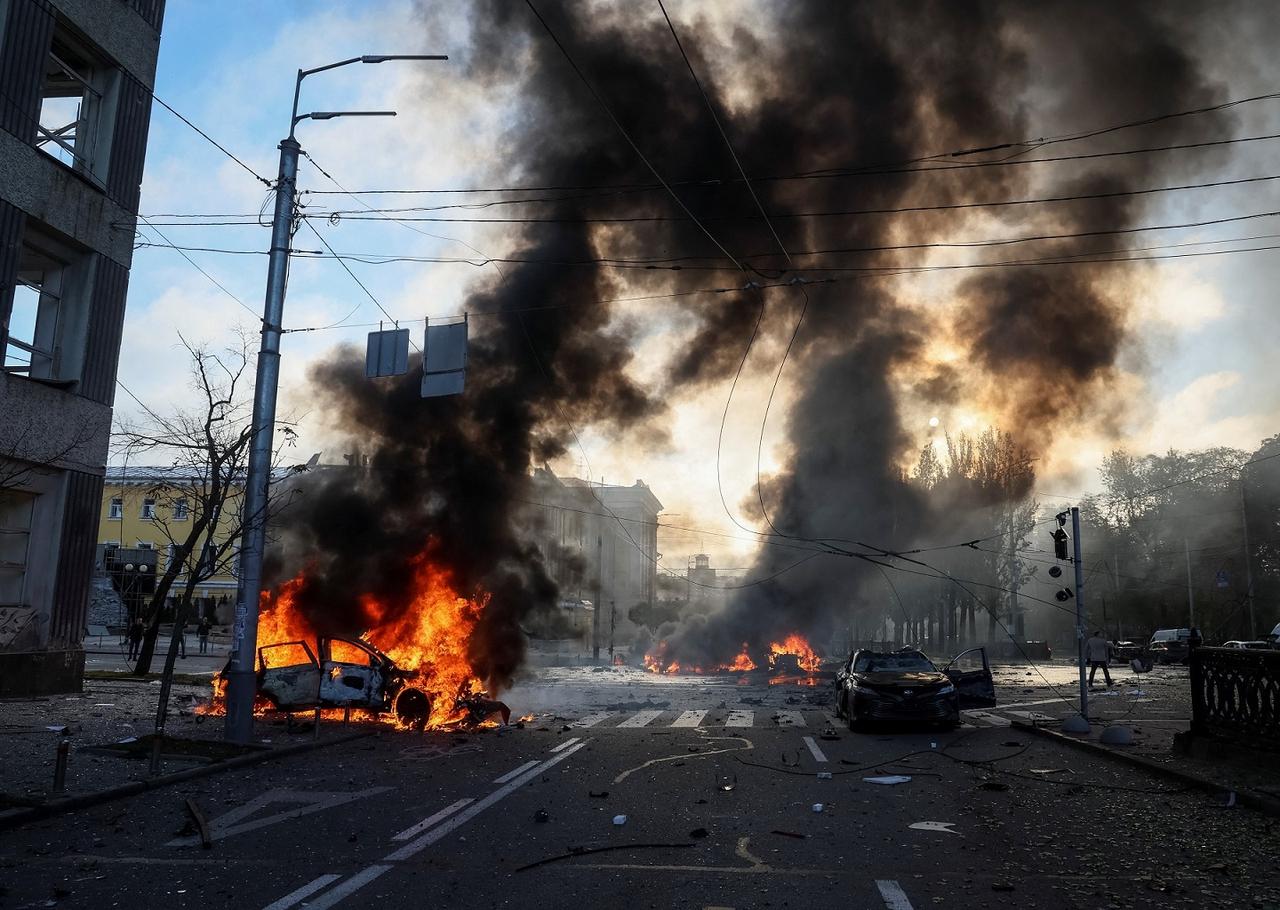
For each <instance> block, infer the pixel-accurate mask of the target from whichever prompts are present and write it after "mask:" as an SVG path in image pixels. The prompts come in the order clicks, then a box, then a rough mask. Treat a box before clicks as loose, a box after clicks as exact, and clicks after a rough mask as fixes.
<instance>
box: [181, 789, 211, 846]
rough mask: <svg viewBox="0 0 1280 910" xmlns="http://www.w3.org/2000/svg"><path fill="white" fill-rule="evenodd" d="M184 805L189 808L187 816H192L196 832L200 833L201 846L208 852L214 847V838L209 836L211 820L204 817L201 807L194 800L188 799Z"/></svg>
mask: <svg viewBox="0 0 1280 910" xmlns="http://www.w3.org/2000/svg"><path fill="white" fill-rule="evenodd" d="M184 803H185V804H186V807H187V814H188V815H190V816H191V820H192V821H193V822H195V825H196V831H198V832H199V833H200V846H201V847H203V848H204V849H206V850H209V849H211V848H212V847H213V837H212V836H211V835H210V834H209V820H208V819H207V818H205V817H204V812H203V811H201V809H200V805H199V804H198V803H197V802H196V801H195V800H194V799H190V798H188V799H186V800H184Z"/></svg>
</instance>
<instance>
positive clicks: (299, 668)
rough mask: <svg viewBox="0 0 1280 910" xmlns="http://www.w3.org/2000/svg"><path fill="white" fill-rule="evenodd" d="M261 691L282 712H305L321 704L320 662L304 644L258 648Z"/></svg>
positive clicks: (282, 643) (303, 642)
mask: <svg viewBox="0 0 1280 910" xmlns="http://www.w3.org/2000/svg"><path fill="white" fill-rule="evenodd" d="M258 691H259V692H261V693H262V694H263V695H264V696H266V697H267V699H269V700H270V701H271V703H272V704H273V705H275V706H276V707H277V708H278V709H280V710H281V711H302V710H306V709H308V708H314V707H315V706H316V705H318V704H319V703H320V662H319V661H317V660H316V656H315V654H313V653H311V648H309V647H308V646H307V643H306V642H305V641H282V642H278V643H277V644H274V645H265V646H263V647H261V648H259V649H258Z"/></svg>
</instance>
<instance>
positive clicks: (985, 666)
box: [942, 648, 996, 709]
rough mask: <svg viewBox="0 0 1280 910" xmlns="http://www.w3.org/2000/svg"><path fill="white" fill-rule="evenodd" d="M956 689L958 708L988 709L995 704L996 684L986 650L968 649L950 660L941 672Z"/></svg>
mask: <svg viewBox="0 0 1280 910" xmlns="http://www.w3.org/2000/svg"><path fill="white" fill-rule="evenodd" d="M942 672H943V673H945V674H946V676H947V679H949V680H951V684H952V685H953V686H955V687H956V696H957V697H958V698H959V700H960V707H961V708H962V709H964V708H990V707H994V706H995V703H996V684H995V680H994V679H993V678H992V676H991V665H990V664H989V663H988V662H987V649H986V648H970V649H969V650H968V651H962V652H960V653H959V654H957V655H956V656H955V657H953V658H952V659H951V663H949V664H947V665H946V667H944V668H943V670H942Z"/></svg>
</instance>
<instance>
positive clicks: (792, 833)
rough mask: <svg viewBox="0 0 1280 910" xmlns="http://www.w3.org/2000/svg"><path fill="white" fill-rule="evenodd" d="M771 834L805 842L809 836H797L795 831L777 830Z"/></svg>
mask: <svg viewBox="0 0 1280 910" xmlns="http://www.w3.org/2000/svg"><path fill="white" fill-rule="evenodd" d="M769 833H770V834H776V835H778V836H779V837H794V838H795V839H796V840H804V839H805V838H806V837H808V836H809V835H807V834H797V833H796V832H795V831H779V830H777V829H775V830H773V831H770V832H769Z"/></svg>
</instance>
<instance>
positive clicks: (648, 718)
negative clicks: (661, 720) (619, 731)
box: [618, 711, 662, 729]
mask: <svg viewBox="0 0 1280 910" xmlns="http://www.w3.org/2000/svg"><path fill="white" fill-rule="evenodd" d="M661 713H662V712H661V711H640V712H639V713H637V714H636V715H635V716H634V717H628V718H627V719H626V720H624V721H623V722H622V723H620V724H618V726H619V727H626V728H627V729H631V728H634V727H643V726H645V725H646V724H649V723H651V722H652V721H654V720H655V719H656V718H657V717H658V715H660V714H661Z"/></svg>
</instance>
